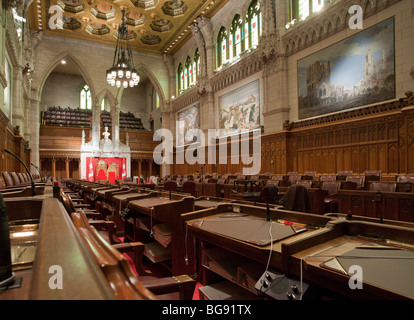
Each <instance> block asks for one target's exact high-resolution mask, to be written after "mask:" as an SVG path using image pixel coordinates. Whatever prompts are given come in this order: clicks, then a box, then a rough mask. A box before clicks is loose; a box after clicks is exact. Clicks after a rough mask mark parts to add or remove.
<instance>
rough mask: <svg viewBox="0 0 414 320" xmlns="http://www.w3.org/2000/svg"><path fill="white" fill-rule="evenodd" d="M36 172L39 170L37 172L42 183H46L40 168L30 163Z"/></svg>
mask: <svg viewBox="0 0 414 320" xmlns="http://www.w3.org/2000/svg"><path fill="white" fill-rule="evenodd" d="M30 164H31V165H32V166H33V167H34V168H35V169H36V170H37V172H39V175H40V181H41V182H44V180H43V175H42V173H41V172H40V169H39V168H38V167H36V166H35V165H34V164H33V163H30Z"/></svg>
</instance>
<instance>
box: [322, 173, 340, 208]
mask: <svg viewBox="0 0 414 320" xmlns="http://www.w3.org/2000/svg"><path fill="white" fill-rule="evenodd" d="M340 188H341V181H324V182H323V184H322V189H324V190H328V196H327V197H325V198H324V204H325V207H327V208H328V210H325V212H326V211H328V212H331V213H332V212H334V208H335V209H338V197H339V193H338V192H339V189H340Z"/></svg>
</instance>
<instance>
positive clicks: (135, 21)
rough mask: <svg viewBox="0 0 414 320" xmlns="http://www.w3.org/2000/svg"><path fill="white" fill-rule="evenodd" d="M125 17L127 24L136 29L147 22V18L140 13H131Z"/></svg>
mask: <svg viewBox="0 0 414 320" xmlns="http://www.w3.org/2000/svg"><path fill="white" fill-rule="evenodd" d="M125 17H126V24H128V25H130V26H134V27H137V26H141V25H143V24H144V23H145V22H146V21H147V17H146V16H145V15H144V14H142V13H140V12H138V11H131V12H130V13H128V14H126V15H125Z"/></svg>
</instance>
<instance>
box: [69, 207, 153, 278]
mask: <svg viewBox="0 0 414 320" xmlns="http://www.w3.org/2000/svg"><path fill="white" fill-rule="evenodd" d="M71 216H72V219H73V221H74V223H75V226H76V227H77V228H88V229H90V228H92V227H93V228H95V229H96V231H97V232H98V233H99V234H100V236H101V237H102V238H103V239H104V240H105V241H106V242H107V243H109V244H110V245H111V246H112V247H113V248H115V249H117V250H118V251H119V252H121V253H128V252H131V253H133V254H134V264H135V268H136V270H137V272H138V274H140V275H151V272H150V271H148V270H145V268H144V266H143V265H142V257H143V255H144V249H145V247H144V245H143V244H142V243H141V242H126V243H123V242H122V241H121V240H120V239H119V238H118V237H116V236H115V235H114V226H115V224H114V223H113V222H112V221H106V220H89V219H88V215H87V214H86V213H85V212H84V211H75V212H72V213H71ZM108 225H110V226H111V228H110V229H109V230H110V231H108V228H107V226H108Z"/></svg>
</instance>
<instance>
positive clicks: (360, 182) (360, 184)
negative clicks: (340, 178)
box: [346, 175, 365, 190]
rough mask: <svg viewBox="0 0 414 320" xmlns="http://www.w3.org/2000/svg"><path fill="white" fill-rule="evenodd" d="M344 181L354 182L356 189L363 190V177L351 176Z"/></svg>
mask: <svg viewBox="0 0 414 320" xmlns="http://www.w3.org/2000/svg"><path fill="white" fill-rule="evenodd" d="M346 181H351V182H355V183H356V184H357V189H359V190H363V189H364V186H365V176H360V175H355V176H354V175H351V176H347V177H346Z"/></svg>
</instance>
